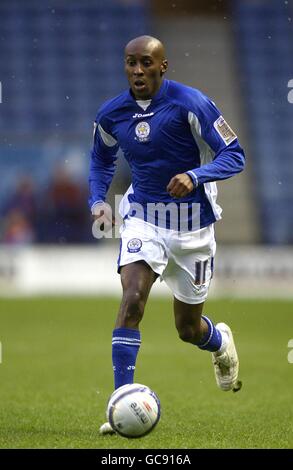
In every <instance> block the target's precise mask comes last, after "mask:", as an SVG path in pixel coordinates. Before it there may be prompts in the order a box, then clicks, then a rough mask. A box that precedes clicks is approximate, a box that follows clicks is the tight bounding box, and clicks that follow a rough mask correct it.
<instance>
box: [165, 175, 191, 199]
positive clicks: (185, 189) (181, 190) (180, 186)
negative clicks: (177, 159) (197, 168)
mask: <svg viewBox="0 0 293 470" xmlns="http://www.w3.org/2000/svg"><path fill="white" fill-rule="evenodd" d="M193 189H194V184H193V181H192V179H191V177H190V176H189V175H188V174H187V173H180V174H179V175H175V176H173V178H171V180H170V181H169V184H168V186H167V191H168V193H169V194H170V196H172V197H185V196H187V194H188V193H190V192H191V191H192V190H193Z"/></svg>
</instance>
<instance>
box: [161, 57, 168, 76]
mask: <svg viewBox="0 0 293 470" xmlns="http://www.w3.org/2000/svg"><path fill="white" fill-rule="evenodd" d="M167 68H168V61H167V59H165V60H163V62H162V64H161V76H162V75H164V73H165V72H166V70H167Z"/></svg>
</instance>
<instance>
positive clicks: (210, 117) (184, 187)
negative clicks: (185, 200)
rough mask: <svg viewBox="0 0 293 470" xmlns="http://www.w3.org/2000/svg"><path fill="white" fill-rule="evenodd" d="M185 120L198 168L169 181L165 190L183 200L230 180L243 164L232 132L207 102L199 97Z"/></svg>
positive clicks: (212, 104) (218, 112) (211, 103)
mask: <svg viewBox="0 0 293 470" xmlns="http://www.w3.org/2000/svg"><path fill="white" fill-rule="evenodd" d="M187 118H188V121H189V125H190V127H191V131H192V134H193V136H194V139H195V141H196V143H197V146H198V148H199V151H200V157H201V165H200V166H199V167H197V168H194V169H190V170H189V171H187V172H186V173H181V174H178V175H175V176H174V177H173V178H172V179H171V180H170V182H169V184H168V186H167V190H168V191H169V192H170V194H171V196H174V197H185V196H186V195H187V194H188V193H189V192H191V191H192V190H193V189H194V188H196V187H197V186H198V185H199V184H203V183H208V182H211V181H218V180H224V179H227V178H231V177H232V176H234V175H235V174H237V173H240V172H241V171H242V170H243V169H244V164H245V155H244V151H243V149H242V147H241V146H240V144H239V142H238V139H237V136H236V134H235V132H234V131H233V130H232V129H231V127H230V126H229V124H228V123H227V122H226V121H225V119H224V118H223V116H222V115H221V113H220V111H219V110H218V109H217V107H216V106H215V104H214V103H213V102H212V101H210V100H209V98H207V97H206V96H204V95H202V94H200V96H199V97H198V100H197V106H196V107H195V108H194V109H192V110H191V111H189V112H188V116H187Z"/></svg>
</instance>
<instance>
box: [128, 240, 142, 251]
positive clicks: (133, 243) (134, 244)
mask: <svg viewBox="0 0 293 470" xmlns="http://www.w3.org/2000/svg"><path fill="white" fill-rule="evenodd" d="M141 247H142V241H141V240H140V239H139V238H132V239H131V240H129V242H128V243H127V251H128V253H138V252H139V251H140V250H141Z"/></svg>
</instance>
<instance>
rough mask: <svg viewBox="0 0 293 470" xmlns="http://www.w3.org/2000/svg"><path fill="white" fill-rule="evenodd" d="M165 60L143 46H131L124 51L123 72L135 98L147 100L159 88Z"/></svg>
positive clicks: (165, 66) (154, 51)
mask: <svg viewBox="0 0 293 470" xmlns="http://www.w3.org/2000/svg"><path fill="white" fill-rule="evenodd" d="M166 69H167V61H166V60H164V59H163V58H162V56H161V55H160V53H159V52H158V51H156V50H152V49H151V48H150V47H148V46H145V47H141V46H139V45H138V46H135V45H134V46H132V47H129V48H127V49H126V51H125V72H126V75H127V78H128V81H129V85H130V88H131V90H132V93H133V94H134V96H135V98H136V99H140V100H147V99H150V98H152V96H154V95H155V94H156V93H157V91H158V90H159V88H160V86H161V83H162V80H163V75H164V73H165V71H166Z"/></svg>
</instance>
